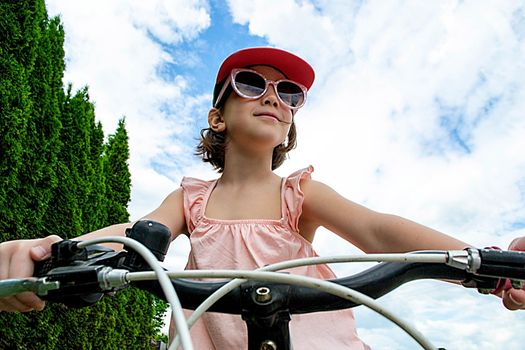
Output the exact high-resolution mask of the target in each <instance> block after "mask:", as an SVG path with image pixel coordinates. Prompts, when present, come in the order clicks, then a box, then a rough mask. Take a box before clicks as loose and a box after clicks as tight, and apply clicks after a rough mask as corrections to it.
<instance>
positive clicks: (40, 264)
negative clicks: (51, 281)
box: [33, 258, 56, 277]
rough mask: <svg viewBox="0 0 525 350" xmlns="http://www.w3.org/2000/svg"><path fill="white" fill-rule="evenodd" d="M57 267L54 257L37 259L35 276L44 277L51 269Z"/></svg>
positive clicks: (34, 270)
mask: <svg viewBox="0 0 525 350" xmlns="http://www.w3.org/2000/svg"><path fill="white" fill-rule="evenodd" d="M55 267H56V266H55V265H54V264H53V259H51V258H49V259H45V260H42V261H35V267H34V269H33V277H44V276H45V275H46V274H47V273H48V272H49V271H51V270H52V269H54V268H55Z"/></svg>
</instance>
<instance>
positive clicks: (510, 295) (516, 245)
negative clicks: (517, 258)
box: [501, 237, 525, 310]
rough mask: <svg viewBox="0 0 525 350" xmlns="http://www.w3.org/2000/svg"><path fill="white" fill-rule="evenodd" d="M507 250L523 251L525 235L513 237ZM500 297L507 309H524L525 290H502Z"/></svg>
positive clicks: (524, 249) (524, 248)
mask: <svg viewBox="0 0 525 350" xmlns="http://www.w3.org/2000/svg"><path fill="white" fill-rule="evenodd" d="M509 250H519V251H525V237H519V238H516V239H514V240H513V241H512V242H511V243H510V245H509ZM501 297H502V299H503V305H505V307H506V308H507V309H509V310H520V309H525V290H523V289H513V288H511V289H508V290H504V291H503V294H502V296H501Z"/></svg>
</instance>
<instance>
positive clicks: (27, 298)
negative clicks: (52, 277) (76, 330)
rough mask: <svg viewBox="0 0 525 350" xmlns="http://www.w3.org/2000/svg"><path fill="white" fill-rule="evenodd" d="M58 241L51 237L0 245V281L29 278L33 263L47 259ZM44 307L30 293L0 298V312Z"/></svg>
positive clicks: (43, 304)
mask: <svg viewBox="0 0 525 350" xmlns="http://www.w3.org/2000/svg"><path fill="white" fill-rule="evenodd" d="M60 240H62V238H60V237H58V236H55V235H53V236H47V237H45V238H40V239H31V240H19V241H8V242H3V243H0V280H3V279H10V278H26V277H31V276H32V275H33V269H34V261H41V260H44V259H47V258H49V257H50V256H51V245H52V244H53V243H55V242H58V241H60ZM44 306H45V303H44V301H43V300H42V299H40V298H39V297H38V296H36V294H34V293H30V292H25V293H20V294H17V295H14V296H10V297H5V298H0V311H9V312H16V311H20V312H28V311H32V310H39V311H40V310H42V309H43V308H44Z"/></svg>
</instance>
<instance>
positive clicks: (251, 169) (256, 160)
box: [220, 152, 278, 184]
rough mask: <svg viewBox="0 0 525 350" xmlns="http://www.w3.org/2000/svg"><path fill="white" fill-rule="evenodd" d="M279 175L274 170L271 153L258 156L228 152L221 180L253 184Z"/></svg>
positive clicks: (223, 182) (231, 182) (225, 182)
mask: <svg viewBox="0 0 525 350" xmlns="http://www.w3.org/2000/svg"><path fill="white" fill-rule="evenodd" d="M275 177H278V176H277V175H276V174H274V172H273V171H272V157H271V155H270V156H269V157H268V155H260V156H256V155H254V154H253V153H252V154H240V153H231V152H227V154H226V155H225V162H224V171H223V173H222V176H221V180H220V182H221V183H222V184H243V183H244V184H249V183H250V184H251V183H254V182H255V183H257V182H261V181H265V180H268V179H272V178H275Z"/></svg>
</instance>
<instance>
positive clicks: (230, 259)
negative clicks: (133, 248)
mask: <svg viewBox="0 0 525 350" xmlns="http://www.w3.org/2000/svg"><path fill="white" fill-rule="evenodd" d="M312 171H313V167H311V166H310V167H308V168H306V169H302V170H299V171H296V172H294V173H293V174H291V175H290V176H288V177H287V178H284V179H283V180H282V185H281V186H282V187H281V211H282V213H281V219H279V220H261V219H254V220H219V219H213V218H208V217H206V215H205V210H206V205H207V202H208V199H209V198H210V194H211V193H212V191H213V189H214V188H215V186H216V184H217V180H213V181H203V180H199V179H195V178H184V179H183V180H182V184H181V186H182V188H183V192H184V211H185V213H184V214H185V218H186V224H187V227H188V232H189V233H190V245H191V251H190V255H189V258H188V263H187V265H186V269H188V270H194V269H239V270H240V269H243V270H253V269H257V268H259V267H262V266H265V265H268V264H273V263H277V262H280V261H283V260H289V259H297V258H304V257H314V256H317V254H316V252H315V251H314V249H313V247H312V245H311V243H310V242H309V241H307V240H306V239H304V238H303V237H302V236H301V235H300V234H299V227H298V224H299V217H300V215H301V210H302V203H303V198H304V197H303V193H302V192H301V188H300V183H301V181H305V180H307V179H309V178H310V174H311V173H312ZM288 272H290V273H294V274H299V275H306V276H311V277H316V278H322V279H332V278H335V274H334V273H333V271H332V270H331V269H330V268H329V267H328V266H326V265H313V266H305V267H298V268H294V269H291V270H288ZM186 311H187V316H188V315H190V314H191V311H188V310H186ZM290 334H291V339H292V345H293V348H294V349H298V350H308V349H312V350H313V349H323V348H324V349H331V350H335V349H370V348H369V347H368V346H367V345H366V344H364V343H363V342H362V341H361V340H360V339H359V338H358V337H357V334H356V330H355V324H354V316H353V313H352V311H351V310H349V309H348V310H341V311H331V312H317V313H312V314H305V315H292V319H291V321H290ZM191 337H192V340H193V342H194V346H195V349H199V350H223V349H235V350H242V349H246V348H247V331H246V325H245V323H244V321H243V320H242V319H241V317H240V316H237V315H225V314H218V313H207V314H205V315H203V317H201V319H200V320H199V321H197V323H196V324H195V325H194V326H193V327H192V329H191Z"/></svg>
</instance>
